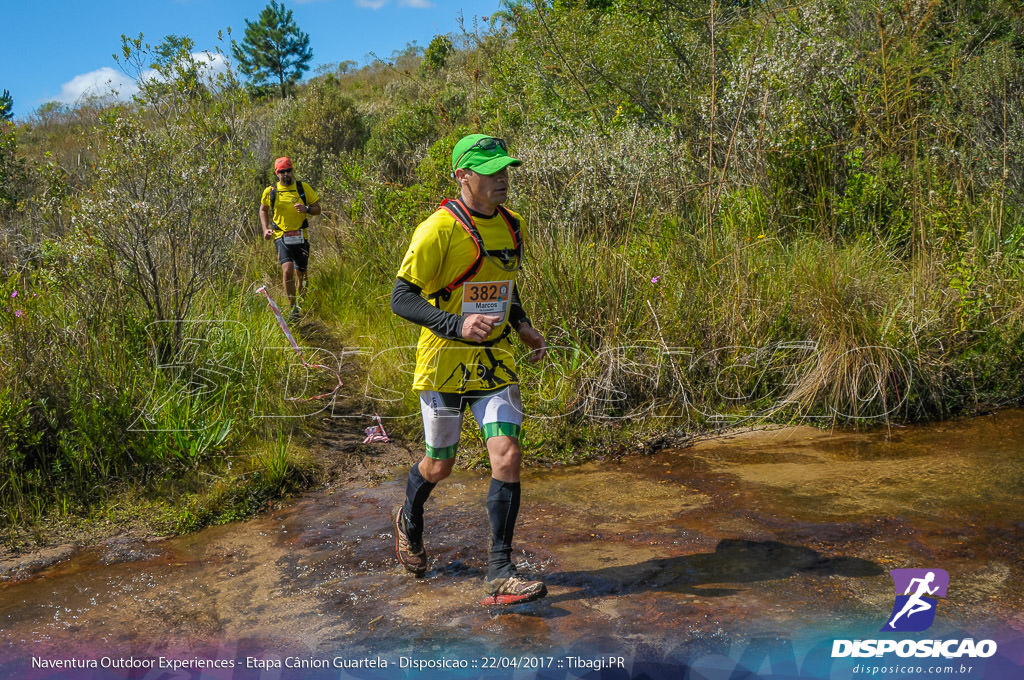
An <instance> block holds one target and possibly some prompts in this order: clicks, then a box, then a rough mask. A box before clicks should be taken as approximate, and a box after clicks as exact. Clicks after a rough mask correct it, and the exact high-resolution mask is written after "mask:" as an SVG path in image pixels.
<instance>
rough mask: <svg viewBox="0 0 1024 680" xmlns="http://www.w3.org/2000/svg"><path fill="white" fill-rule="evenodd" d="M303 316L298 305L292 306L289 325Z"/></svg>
mask: <svg viewBox="0 0 1024 680" xmlns="http://www.w3.org/2000/svg"><path fill="white" fill-rule="evenodd" d="M301 316H302V309H301V308H300V307H299V306H298V305H292V311H290V312H289V313H288V321H289V323H295V322H296V321H298V320H299V317H301Z"/></svg>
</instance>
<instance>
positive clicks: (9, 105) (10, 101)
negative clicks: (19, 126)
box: [0, 90, 14, 120]
mask: <svg viewBox="0 0 1024 680" xmlns="http://www.w3.org/2000/svg"><path fill="white" fill-rule="evenodd" d="M13 118H14V97H12V96H11V93H10V91H8V90H4V93H3V94H0V120H11V119H13Z"/></svg>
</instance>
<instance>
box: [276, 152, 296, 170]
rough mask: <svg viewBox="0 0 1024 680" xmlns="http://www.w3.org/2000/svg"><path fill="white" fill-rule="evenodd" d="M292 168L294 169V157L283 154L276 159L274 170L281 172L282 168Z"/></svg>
mask: <svg viewBox="0 0 1024 680" xmlns="http://www.w3.org/2000/svg"><path fill="white" fill-rule="evenodd" d="M291 169H292V159H291V158H288V156H281V157H280V158H278V159H277V160H276V161H274V172H280V171H282V170H291Z"/></svg>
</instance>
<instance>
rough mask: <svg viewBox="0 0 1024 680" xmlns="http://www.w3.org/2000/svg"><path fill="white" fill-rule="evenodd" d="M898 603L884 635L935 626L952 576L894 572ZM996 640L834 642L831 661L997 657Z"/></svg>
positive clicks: (939, 571)
mask: <svg viewBox="0 0 1024 680" xmlns="http://www.w3.org/2000/svg"><path fill="white" fill-rule="evenodd" d="M889 575H890V576H892V582H893V585H894V586H895V587H896V602H895V603H894V604H893V607H892V613H891V614H890V615H889V617H888V619H887V620H886V624H885V625H884V626H883V627H882V629H881V632H886V633H888V632H900V633H916V632H920V631H922V630H927V629H928V628H929V627H931V625H932V623H934V622H935V609H936V606H937V605H938V602H939V600H940V599H943V598H945V597H946V590H947V589H948V588H949V574H948V573H947V572H946V571H945V570H943V569H893V570H892V571H890V572H889ZM996 650H997V647H996V643H995V641H994V640H979V641H977V642H975V641H974V640H973V639H972V638H965V639H963V640H834V641H833V642H832V658H839V657H862V658H863V657H881V656H885V655H886V654H896V655H897V656H899V657H903V658H906V657H918V658H928V657H931V658H938V657H940V656H941V657H943V658H946V659H951V658H960V657H968V658H978V657H981V658H987V657H990V656H993V655H994V654H995V653H996Z"/></svg>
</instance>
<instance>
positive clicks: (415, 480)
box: [405, 463, 437, 531]
mask: <svg viewBox="0 0 1024 680" xmlns="http://www.w3.org/2000/svg"><path fill="white" fill-rule="evenodd" d="M435 486H437V484H434V483H433V482H428V481H427V480H426V479H424V478H423V475H421V474H420V464H419V463H416V464H415V465H413V466H412V469H411V470H409V480H408V481H407V482H406V483H405V517H406V519H407V520H408V522H409V524H410V525H411V526H410V527H409V528H410V529H411V530H412V531H422V530H423V504H424V503H426V502H427V499H428V498H430V492H431V491H433V490H434V487H435Z"/></svg>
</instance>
